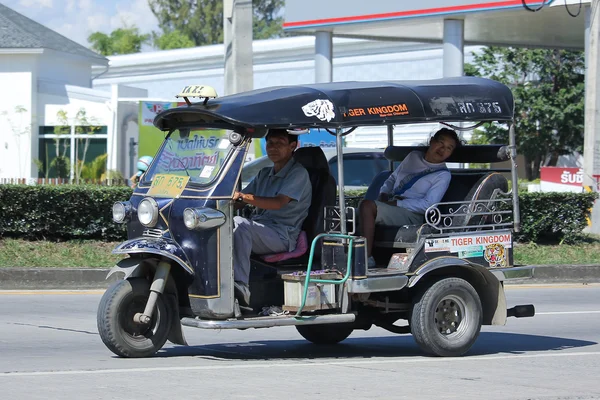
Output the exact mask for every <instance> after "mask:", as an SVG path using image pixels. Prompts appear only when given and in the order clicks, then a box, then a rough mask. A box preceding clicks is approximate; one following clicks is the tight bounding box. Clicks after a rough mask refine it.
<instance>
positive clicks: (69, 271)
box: [0, 267, 118, 290]
mask: <svg viewBox="0 0 600 400" xmlns="http://www.w3.org/2000/svg"><path fill="white" fill-rule="evenodd" d="M108 271H110V269H104V268H50V267H48V268H12V267H8V268H0V290H16V289H26V290H42V289H43V290H48V289H72V290H78V289H106V288H107V287H108V286H109V285H110V284H111V283H112V282H114V281H116V280H118V274H115V275H113V276H111V277H110V279H108V280H106V275H107V274H108Z"/></svg>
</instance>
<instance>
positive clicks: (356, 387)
mask: <svg viewBox="0 0 600 400" xmlns="http://www.w3.org/2000/svg"><path fill="white" fill-rule="evenodd" d="M72 293H73V292H59V293H53V294H48V293H42V292H0V304H1V306H0V397H1V398H2V399H11V400H12V399H63V398H64V399H70V398H76V399H160V398H178V399H196V398H197V399H200V398H207V399H286V398H290V399H303V398H311V399H312V398H315V397H319V398H328V399H364V398H373V399H400V398H410V399H478V400H480V399H502V400H506V399H553V400H558V399H560V400H566V399H579V400H581V399H600V379H599V378H600V345H599V344H598V342H599V341H600V285H588V286H583V285H579V286H540V287H526V286H518V287H513V288H509V289H508V290H507V297H508V301H509V307H510V306H512V305H515V304H526V303H534V304H535V305H536V309H537V313H538V315H537V316H536V317H534V318H524V319H515V318H510V319H509V321H508V324H507V325H506V326H504V327H484V328H483V330H482V333H481V336H480V337H479V339H478V341H477V342H476V344H475V346H474V347H473V348H472V350H471V351H470V353H469V354H468V355H467V356H465V357H461V358H433V357H424V356H423V355H422V354H421V353H420V351H419V349H418V348H417V346H416V344H415V343H414V341H413V339H412V337H411V336H410V335H403V336H398V335H394V334H391V333H388V332H386V331H383V330H381V329H371V330H370V331H367V332H363V331H361V332H355V333H353V334H352V336H351V337H350V338H349V339H347V340H346V341H344V342H343V343H342V344H340V345H337V346H329V347H317V346H314V345H312V344H310V343H308V342H305V341H304V340H303V339H302V338H301V337H300V336H299V335H298V334H297V333H296V330H295V329H294V328H288V327H286V328H271V329H262V330H254V329H252V330H247V331H220V332H215V331H204V330H199V329H193V328H185V333H186V337H187V339H188V342H189V343H190V345H191V346H189V347H182V346H172V345H167V346H166V347H165V348H164V349H163V350H162V351H161V352H160V353H159V354H158V355H157V357H154V358H148V359H119V358H116V357H115V356H113V354H112V353H111V352H109V350H107V349H106V348H105V347H104V345H103V343H102V342H101V340H100V338H99V336H98V334H97V330H96V322H95V318H96V316H95V312H96V306H97V304H98V301H99V298H100V294H98V293H94V294H90V293H79V294H72Z"/></svg>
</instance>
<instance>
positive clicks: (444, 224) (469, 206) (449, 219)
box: [425, 189, 513, 233]
mask: <svg viewBox="0 0 600 400" xmlns="http://www.w3.org/2000/svg"><path fill="white" fill-rule="evenodd" d="M509 195H510V192H509V193H505V192H502V191H500V190H498V189H496V190H495V191H494V194H493V195H492V196H491V197H492V198H491V199H486V200H472V201H452V202H443V203H436V204H434V205H432V206H431V207H429V208H428V209H427V211H426V212H425V223H426V224H427V225H429V226H430V227H432V228H433V229H435V230H437V231H439V232H440V233H444V232H447V231H451V230H457V229H464V228H466V227H469V228H478V229H479V228H488V230H494V229H502V228H509V227H512V226H513V222H510V221H509V222H506V217H507V216H511V215H512V214H513V211H512V210H507V209H503V205H505V206H510V204H511V199H510V197H508V196H509ZM502 196H503V197H502ZM439 206H449V207H448V209H449V210H448V213H442V211H441V210H440V209H439ZM481 215H489V216H491V218H492V221H491V223H488V224H478V225H469V224H468V223H469V219H470V217H474V216H481ZM456 217H468V218H465V221H464V222H463V223H461V224H459V225H453V223H454V218H456Z"/></svg>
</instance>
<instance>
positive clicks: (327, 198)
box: [294, 147, 336, 254]
mask: <svg viewBox="0 0 600 400" xmlns="http://www.w3.org/2000/svg"><path fill="white" fill-rule="evenodd" d="M294 159H295V160H296V161H297V162H299V163H300V164H302V165H303V166H304V168H306V170H307V171H308V176H309V179H310V184H311V186H312V199H311V203H310V208H309V209H308V216H307V217H306V219H305V220H304V223H303V225H302V230H303V231H305V232H306V235H307V236H308V243H309V245H310V243H312V240H313V239H314V237H315V236H317V235H318V234H320V233H323V231H324V218H325V213H324V208H325V206H333V205H335V199H336V183H335V179H334V178H333V176H332V175H331V173H330V172H329V164H327V158H326V157H325V154H324V153H323V150H322V149H321V148H320V147H300V148H299V149H297V150H296V151H295V152H294ZM316 254H320V252H317V253H316Z"/></svg>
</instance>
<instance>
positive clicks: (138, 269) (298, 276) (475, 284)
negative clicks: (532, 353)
mask: <svg viewBox="0 0 600 400" xmlns="http://www.w3.org/2000/svg"><path fill="white" fill-rule="evenodd" d="M178 96H179V97H182V98H183V99H184V100H185V102H186V105H184V106H181V107H177V108H173V109H169V110H165V111H163V112H161V113H160V114H158V115H157V116H156V118H155V120H154V125H155V126H156V127H158V128H160V129H161V130H162V131H164V132H165V140H164V143H163V144H162V146H161V147H160V149H159V151H158V152H157V154H156V155H155V156H154V159H153V161H152V164H151V165H150V167H149V168H148V170H147V171H146V173H145V174H144V175H143V176H142V177H141V180H140V182H139V184H138V185H137V187H136V188H135V190H134V192H133V194H132V196H131V198H130V199H129V200H128V201H123V202H117V203H115V205H114V206H113V219H114V221H115V222H117V223H123V224H126V226H127V233H128V240H127V241H125V242H123V243H121V244H119V245H118V246H117V247H116V248H115V249H114V251H113V253H116V254H122V255H124V256H128V257H127V258H124V259H123V260H122V261H120V262H119V263H118V264H117V265H116V266H115V267H114V268H112V270H111V271H110V272H109V274H108V276H111V275H112V274H114V273H117V272H120V273H122V275H123V276H124V277H123V280H118V281H116V282H114V283H113V284H112V285H111V286H110V287H109V288H108V290H107V291H106V292H105V293H104V295H103V297H102V299H101V301H100V304H99V307H98V314H97V322H98V329H99V333H100V337H101V338H102V340H103V342H104V343H105V345H106V346H107V347H108V348H109V349H110V350H111V351H113V352H114V353H115V354H117V355H119V356H122V357H146V356H150V355H152V354H154V353H156V352H157V351H158V350H160V349H161V348H162V346H163V345H164V344H165V342H166V341H167V340H169V341H170V342H172V343H174V344H180V345H187V343H186V340H185V338H184V335H183V330H182V325H183V326H189V327H196V328H202V329H240V330H244V329H247V328H268V327H276V326H290V325H293V326H295V327H296V329H297V330H298V332H299V333H300V334H301V335H302V336H303V337H304V338H305V339H307V340H309V341H311V342H313V343H315V344H334V343H338V342H341V341H343V340H344V339H346V338H347V337H348V336H349V335H350V334H351V333H352V331H353V330H356V329H363V330H368V329H369V328H371V327H372V326H373V325H375V326H378V327H381V328H384V329H386V330H388V331H391V332H393V333H398V334H406V333H411V334H412V335H413V337H414V338H415V340H416V342H417V343H418V345H419V346H420V348H421V349H422V350H423V351H424V352H425V353H427V354H431V355H436V356H460V355H463V354H464V353H466V352H467V351H468V350H469V348H470V347H471V346H472V345H473V343H474V342H475V340H476V339H477V337H478V335H479V332H480V329H481V326H482V325H504V324H505V323H506V320H507V317H510V316H514V317H531V316H533V315H534V313H535V311H534V307H533V305H520V306H515V307H513V308H511V309H507V304H506V298H505V294H504V282H505V281H506V280H508V279H513V278H521V279H522V278H527V277H531V276H532V271H531V270H530V269H529V268H526V267H518V266H514V265H513V232H514V231H518V229H519V224H520V222H519V203H518V197H517V191H516V190H514V189H513V190H512V191H511V190H510V188H509V182H508V179H507V176H508V177H509V178H510V179H511V180H512V182H513V187H516V182H517V172H516V163H515V159H516V147H515V132H514V125H513V108H514V103H513V96H512V93H511V91H510V90H509V89H508V88H507V87H506V86H504V85H502V84H500V83H498V82H495V81H492V80H487V79H483V78H473V77H460V78H445V79H437V80H430V81H404V82H400V81H389V82H335V83H323V84H314V85H302V86H284V87H271V88H265V89H259V90H253V91H250V92H246V93H240V94H235V95H230V96H225V97H222V98H217V95H216V92H215V90H214V89H212V88H210V87H208V86H188V87H186V88H184V90H183V91H182V92H181V93H180V94H179V95H178ZM193 98H199V101H198V102H195V103H192V101H191V100H190V99H193ZM492 121H493V122H496V123H500V124H507V125H508V129H509V132H510V143H509V144H508V145H487V146H470V145H465V146H462V147H460V148H458V149H457V150H456V151H455V152H454V153H453V155H452V156H451V158H450V159H448V160H447V161H448V162H456V163H492V164H491V165H494V164H493V163H495V162H500V161H508V162H509V163H510V168H505V169H498V168H496V169H494V168H491V169H468V168H458V169H453V170H451V174H452V178H451V183H450V187H449V188H448V190H447V192H446V195H445V197H444V198H443V199H442V201H441V202H440V203H438V204H436V205H434V206H431V207H430V208H429V209H428V210H427V211H426V215H425V223H424V224H422V225H418V226H401V227H380V228H377V231H376V235H375V243H374V251H373V255H374V257H375V260H376V261H377V266H376V267H375V268H369V267H368V264H367V255H366V251H365V238H364V237H361V236H360V235H359V234H358V233H357V232H358V230H357V217H356V216H357V212H356V209H355V208H354V207H350V206H348V205H347V201H346V195H345V192H344V163H343V157H342V143H343V142H342V141H343V137H344V136H345V135H347V134H348V133H350V132H351V131H352V130H354V129H355V128H357V127H361V126H377V125H380V126H386V127H387V132H388V147H387V148H386V150H385V156H386V158H387V159H388V160H390V171H387V172H383V173H382V174H380V175H379V176H377V177H376V178H375V180H374V182H373V184H372V185H371V187H370V188H369V190H368V191H367V193H366V195H365V197H366V198H374V197H373V196H374V195H375V196H376V194H377V193H378V191H379V187H380V186H381V183H382V182H383V180H384V179H385V178H386V177H387V176H388V175H389V173H390V172H391V170H392V169H393V168H392V167H393V162H398V161H401V160H402V159H403V158H404V157H405V156H406V155H407V154H408V153H409V152H410V151H413V150H415V149H419V147H403V146H394V143H393V129H394V126H395V125H401V124H408V123H410V124H415V123H431V122H438V123H444V124H448V125H449V126H451V127H455V128H458V129H463V130H466V129H473V128H475V127H477V126H479V125H481V124H482V123H484V122H492ZM453 124H457V125H453ZM465 125H468V126H465ZM275 128H277V129H287V130H289V131H291V132H295V133H297V132H298V131H300V130H306V129H307V128H319V129H324V130H327V131H328V132H329V133H331V134H332V135H334V136H335V138H336V143H337V151H338V177H337V187H336V180H335V179H334V178H333V177H332V176H331V174H330V171H329V167H328V164H327V161H326V159H325V157H324V156H323V152H322V150H321V149H320V148H319V147H301V148H299V149H297V150H296V151H295V153H294V156H293V157H294V158H295V159H296V161H297V162H299V163H301V164H302V165H303V166H304V167H305V168H306V170H307V171H308V174H309V177H310V181H311V185H312V193H313V195H312V203H311V205H310V209H309V211H308V217H307V218H306V219H305V221H304V223H303V226H302V230H303V232H304V233H305V235H302V234H301V237H305V238H306V243H305V245H304V246H303V245H302V244H301V243H298V244H297V248H296V251H294V252H291V253H281V254H273V255H267V256H256V255H252V257H251V272H250V290H251V292H252V296H251V304H250V307H240V304H239V302H238V300H237V299H236V297H235V296H234V279H233V256H232V249H233V247H234V246H235V245H236V244H235V243H234V242H233V217H234V215H235V214H236V212H239V211H235V204H234V203H235V201H234V199H233V194H234V192H236V191H237V190H239V185H240V181H241V179H240V175H241V171H242V167H243V165H244V162H245V160H246V154H247V152H248V150H249V148H250V146H252V145H253V141H256V140H258V139H260V138H262V137H264V136H265V135H266V134H267V132H268V130H269V129H275ZM302 247H303V248H302ZM398 321H404V324H403V325H398V324H397V322H398Z"/></svg>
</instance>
